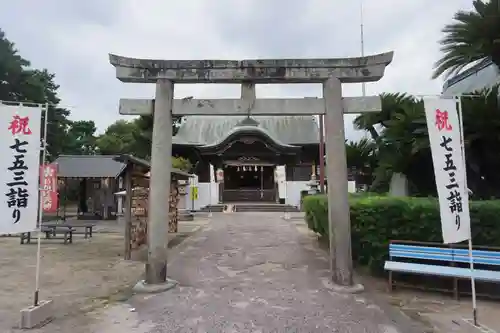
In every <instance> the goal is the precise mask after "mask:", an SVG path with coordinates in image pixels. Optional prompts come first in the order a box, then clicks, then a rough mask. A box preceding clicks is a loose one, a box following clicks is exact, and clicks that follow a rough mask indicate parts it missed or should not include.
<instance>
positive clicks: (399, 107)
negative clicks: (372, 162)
mask: <svg viewBox="0 0 500 333" xmlns="http://www.w3.org/2000/svg"><path fill="white" fill-rule="evenodd" d="M380 98H381V100H382V111H380V112H370V113H363V114H361V115H359V116H357V117H356V119H354V127H355V128H356V129H358V130H365V131H368V132H369V133H370V135H371V137H372V139H373V140H374V141H377V139H378V138H379V136H380V133H379V131H380V130H381V129H382V128H385V127H387V121H389V120H390V119H391V117H393V116H394V115H395V114H396V113H398V112H399V113H401V112H404V111H403V109H404V108H405V107H408V106H411V105H412V104H413V103H414V98H413V96H409V95H407V94H402V93H395V94H381V95H380ZM376 127H378V128H379V131H377V128H376Z"/></svg>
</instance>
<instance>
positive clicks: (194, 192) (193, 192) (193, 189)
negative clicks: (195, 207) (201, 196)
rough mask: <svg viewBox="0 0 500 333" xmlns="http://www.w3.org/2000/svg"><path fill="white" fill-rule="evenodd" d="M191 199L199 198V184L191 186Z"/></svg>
mask: <svg viewBox="0 0 500 333" xmlns="http://www.w3.org/2000/svg"><path fill="white" fill-rule="evenodd" d="M190 189H191V191H190V194H191V200H198V186H191V188H190Z"/></svg>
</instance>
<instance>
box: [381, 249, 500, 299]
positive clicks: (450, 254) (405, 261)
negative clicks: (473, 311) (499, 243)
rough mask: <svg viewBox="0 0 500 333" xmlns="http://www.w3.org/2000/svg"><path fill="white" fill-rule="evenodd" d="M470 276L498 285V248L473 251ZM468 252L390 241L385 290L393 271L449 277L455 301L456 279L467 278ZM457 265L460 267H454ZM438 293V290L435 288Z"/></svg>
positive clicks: (499, 276)
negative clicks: (452, 284)
mask: <svg viewBox="0 0 500 333" xmlns="http://www.w3.org/2000/svg"><path fill="white" fill-rule="evenodd" d="M472 258H473V262H474V265H475V267H474V271H473V276H474V278H475V279H476V280H477V281H484V282H500V271H499V270H500V249H498V250H497V249H495V250H473V251H472ZM468 264H469V250H468V249H467V248H464V247H457V246H455V247H443V244H439V243H417V242H403V241H391V243H390V244H389V260H388V261H386V262H385V265H384V269H385V270H386V271H389V290H390V291H392V290H393V288H394V286H395V285H396V282H395V281H394V280H393V274H392V273H393V272H400V273H409V274H418V275H432V276H440V277H450V278H453V279H454V291H453V292H454V295H455V297H456V298H458V280H459V279H470V278H471V270H470V268H469V265H468ZM456 266H460V267H456ZM438 290H439V289H438Z"/></svg>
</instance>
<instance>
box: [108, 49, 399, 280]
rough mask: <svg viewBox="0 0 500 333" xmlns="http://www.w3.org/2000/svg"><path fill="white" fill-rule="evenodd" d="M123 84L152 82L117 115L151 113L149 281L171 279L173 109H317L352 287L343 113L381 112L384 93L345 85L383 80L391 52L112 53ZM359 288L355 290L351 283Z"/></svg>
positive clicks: (338, 271)
mask: <svg viewBox="0 0 500 333" xmlns="http://www.w3.org/2000/svg"><path fill="white" fill-rule="evenodd" d="M109 58H110V63H111V64H112V65H113V66H114V67H115V68H116V77H117V78H118V79H119V80H120V81H122V82H133V83H155V84H156V97H155V99H154V100H151V99H149V100H148V99H143V100H141V99H139V100H130V99H122V100H120V113H121V114H129V115H132V114H133V115H139V114H141V115H145V114H151V113H153V115H154V116H153V121H154V126H153V139H152V149H151V150H152V151H151V178H150V184H151V185H150V197H149V198H150V199H149V227H148V230H149V232H148V247H149V250H148V263H147V264H146V280H145V283H146V285H149V286H150V287H152V288H153V286H154V285H156V286H158V288H160V289H161V286H162V285H164V286H165V289H167V288H169V287H171V286H172V283H169V281H168V280H167V224H166V223H165V221H167V220H168V210H166V209H165V205H164V203H165V202H167V200H168V197H169V189H170V170H171V165H172V157H171V153H172V115H178V116H190V115H225V116H235V115H249V114H253V115H272V116H285V115H320V114H323V115H324V118H325V127H326V155H327V161H328V163H327V172H326V175H327V178H328V180H329V181H328V197H329V200H328V222H329V235H330V236H329V237H330V239H329V243H330V269H331V272H332V280H333V282H335V283H336V284H337V285H339V286H341V287H346V288H347V290H349V289H352V288H353V277H352V254H351V229H350V228H351V226H350V217H349V203H348V188H347V165H346V156H345V135H344V117H343V113H360V112H370V111H380V109H381V106H380V98H379V97H378V96H372V97H356V98H342V83H359V82H374V81H378V80H380V79H381V78H382V77H383V75H384V72H385V68H386V67H387V65H389V64H390V63H391V61H392V58H393V52H388V53H382V54H378V55H373V56H367V57H359V58H339V59H263V60H242V61H233V60H149V59H135V58H126V57H121V56H117V55H113V54H110V55H109ZM174 83H237V84H241V87H242V89H241V99H210V100H207V99H203V100H201V99H192V98H185V99H176V100H174V98H173V96H174ZM259 83H261V84H265V83H322V84H323V98H302V99H256V96H255V84H259ZM354 289H357V288H354Z"/></svg>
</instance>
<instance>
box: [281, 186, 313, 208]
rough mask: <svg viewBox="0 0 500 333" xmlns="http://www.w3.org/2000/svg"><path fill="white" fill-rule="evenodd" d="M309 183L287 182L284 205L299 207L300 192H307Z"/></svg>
mask: <svg viewBox="0 0 500 333" xmlns="http://www.w3.org/2000/svg"><path fill="white" fill-rule="evenodd" d="M308 183H309V181H287V182H286V198H285V203H286V204H289V205H292V206H297V207H299V206H300V192H301V191H308V190H309V186H308V185H307V184H308Z"/></svg>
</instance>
